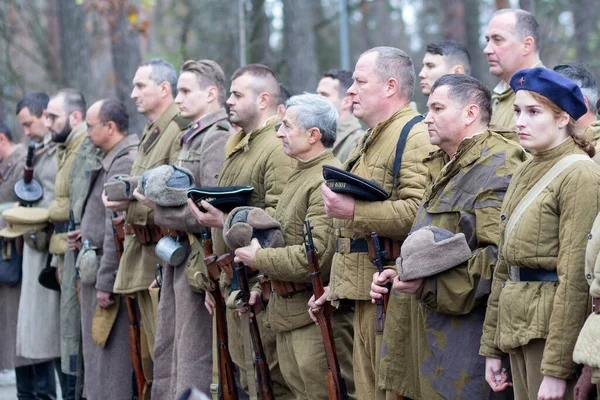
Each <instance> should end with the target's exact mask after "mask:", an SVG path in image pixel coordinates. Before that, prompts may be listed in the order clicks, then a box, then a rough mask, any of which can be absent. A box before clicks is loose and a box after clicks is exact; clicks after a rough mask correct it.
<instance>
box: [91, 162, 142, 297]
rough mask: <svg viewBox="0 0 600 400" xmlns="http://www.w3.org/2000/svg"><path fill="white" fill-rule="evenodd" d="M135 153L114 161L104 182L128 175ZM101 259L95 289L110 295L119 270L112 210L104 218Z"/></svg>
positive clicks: (108, 210) (107, 210)
mask: <svg viewBox="0 0 600 400" xmlns="http://www.w3.org/2000/svg"><path fill="white" fill-rule="evenodd" d="M134 158H135V152H132V153H131V154H128V155H127V156H123V157H120V158H118V159H116V160H115V161H114V162H113V164H112V165H111V168H110V170H109V171H108V172H107V174H106V178H107V179H106V180H107V181H108V179H110V178H111V177H113V176H116V175H123V174H129V172H130V171H131V166H132V165H133V159H134ZM102 251H103V254H102V258H101V259H100V267H99V268H98V272H97V274H96V289H98V290H102V291H103V292H107V293H112V291H113V287H114V284H115V277H116V276H117V269H118V268H119V259H118V256H117V248H116V247H115V237H114V234H113V224H112V210H110V209H108V208H107V209H106V212H105V218H104V241H103V243H102Z"/></svg>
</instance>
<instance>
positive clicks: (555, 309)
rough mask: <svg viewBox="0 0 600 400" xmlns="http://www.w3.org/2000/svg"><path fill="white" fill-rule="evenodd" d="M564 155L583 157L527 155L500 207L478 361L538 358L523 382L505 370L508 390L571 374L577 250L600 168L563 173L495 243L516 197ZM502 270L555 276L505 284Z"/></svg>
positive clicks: (579, 269)
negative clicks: (533, 352)
mask: <svg viewBox="0 0 600 400" xmlns="http://www.w3.org/2000/svg"><path fill="white" fill-rule="evenodd" d="M570 154H584V152H583V151H582V150H581V149H580V148H579V147H578V146H577V145H576V144H575V143H574V142H573V140H572V139H571V138H567V139H566V140H565V142H563V143H562V144H560V145H558V146H557V147H555V148H553V149H550V150H547V151H544V152H541V153H537V154H534V157H533V159H532V160H530V161H528V162H526V163H524V164H523V165H522V166H521V167H520V168H519V170H518V171H517V172H516V173H515V175H514V177H513V180H512V182H511V184H510V187H509V189H508V192H507V194H506V197H505V200H504V203H503V206H502V216H501V223H500V235H501V236H500V237H501V238H502V240H501V241H500V245H499V252H498V263H497V266H496V269H495V271H494V279H493V282H492V293H491V296H490V298H489V301H488V308H487V313H486V318H485V324H484V328H483V336H482V339H481V347H480V354H481V355H484V356H489V357H495V358H500V357H501V356H502V354H503V352H508V353H510V356H511V363H513V354H516V353H518V352H521V353H522V352H524V351H526V350H527V349H528V348H529V346H530V345H531V346H532V347H535V346H538V344H541V346H542V348H543V350H542V351H541V352H540V354H539V359H538V360H534V362H535V363H536V365H535V367H533V369H534V371H531V370H528V371H527V375H528V376H527V378H525V377H524V376H515V371H514V370H513V379H514V381H515V382H517V381H523V380H528V379H529V376H530V375H533V376H535V375H536V373H537V374H539V376H538V379H537V380H538V381H541V376H542V375H549V376H553V377H556V378H560V379H566V380H568V379H570V378H571V377H572V376H573V374H574V372H575V364H574V362H573V360H572V355H573V348H574V345H575V341H576V339H577V335H578V333H579V331H580V329H581V327H582V325H583V323H584V321H585V318H586V316H587V304H588V297H587V283H586V280H585V277H584V265H585V247H586V244H587V238H588V233H589V231H590V229H591V227H592V222H593V220H594V217H595V216H596V214H597V213H598V211H599V210H600V167H598V166H597V165H596V164H594V163H591V162H582V161H579V162H576V163H574V164H573V165H571V166H570V167H569V168H567V169H566V170H565V171H564V172H563V173H562V174H561V175H559V176H558V177H557V178H556V179H554V180H553V181H552V183H550V184H549V185H548V186H547V187H546V188H545V189H544V190H543V192H542V193H541V194H540V195H539V196H537V198H536V199H535V201H534V202H533V204H532V205H531V206H530V207H529V208H528V210H527V212H526V213H524V214H523V215H522V217H521V220H520V221H519V223H518V224H517V225H516V226H515V228H514V230H513V231H512V234H511V236H510V238H509V239H508V241H507V242H505V241H504V238H503V236H502V235H504V229H505V227H506V223H507V221H508V219H509V218H510V216H511V214H512V213H513V211H514V209H515V208H516V206H517V204H518V203H519V201H520V200H521V199H522V198H523V196H525V194H526V193H527V192H528V191H529V190H530V189H531V187H532V186H533V185H534V184H535V183H536V182H538V181H539V179H540V178H541V177H542V176H543V175H544V174H545V173H546V172H547V171H548V170H549V169H550V168H551V167H552V166H553V165H555V164H556V163H557V161H559V160H560V159H562V158H563V157H565V156H567V155H570ZM509 265H513V266H518V267H527V268H531V269H534V270H535V269H541V270H548V271H556V273H557V275H558V282H551V281H540V282H515V281H512V280H508V269H509V268H508V267H509ZM527 367H529V369H531V368H532V367H531V366H529V365H527ZM537 368H539V369H537ZM514 389H515V393H517V392H519V391H523V390H525V389H526V388H522V387H518V385H517V384H515V387H514ZM529 389H530V390H529V391H530V394H531V392H532V390H531V388H529ZM533 389H534V390H535V391H537V388H533Z"/></svg>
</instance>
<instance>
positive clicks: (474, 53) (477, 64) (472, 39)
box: [463, 0, 493, 86]
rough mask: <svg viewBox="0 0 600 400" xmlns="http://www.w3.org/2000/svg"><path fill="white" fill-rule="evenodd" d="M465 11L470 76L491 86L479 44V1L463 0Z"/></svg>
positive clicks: (486, 65) (486, 64)
mask: <svg viewBox="0 0 600 400" xmlns="http://www.w3.org/2000/svg"><path fill="white" fill-rule="evenodd" d="M463 5H464V9H465V28H466V29H465V30H466V39H467V40H466V47H467V51H468V52H469V55H470V56H471V75H472V76H474V77H475V78H477V79H479V80H480V81H481V82H483V83H485V84H487V85H488V86H491V85H492V84H493V80H492V79H491V75H490V74H489V67H488V63H487V61H486V58H485V56H484V54H483V48H482V47H481V45H480V44H479V39H480V37H481V26H480V25H479V16H480V10H479V7H480V1H479V0H463Z"/></svg>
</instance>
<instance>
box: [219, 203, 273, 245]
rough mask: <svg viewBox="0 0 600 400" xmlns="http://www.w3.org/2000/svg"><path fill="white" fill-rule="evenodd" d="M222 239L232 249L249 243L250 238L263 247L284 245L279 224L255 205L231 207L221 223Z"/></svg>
mask: <svg viewBox="0 0 600 400" xmlns="http://www.w3.org/2000/svg"><path fill="white" fill-rule="evenodd" d="M223 239H224V240H225V243H226V244H227V246H228V247H229V248H230V249H232V250H236V249H238V248H240V247H245V246H248V245H250V242H251V241H252V239H258V242H259V243H260V245H261V247H263V248H267V247H272V248H275V247H283V246H285V241H284V239H283V233H282V232H281V224H280V223H279V222H277V220H275V219H274V218H273V217H271V216H270V215H269V214H268V213H267V212H266V211H265V210H263V209H262V208H257V207H238V208H235V209H233V210H232V211H231V212H230V213H229V215H228V216H227V219H226V220H225V223H224V224H223Z"/></svg>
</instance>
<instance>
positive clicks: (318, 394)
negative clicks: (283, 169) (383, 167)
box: [255, 150, 354, 399]
mask: <svg viewBox="0 0 600 400" xmlns="http://www.w3.org/2000/svg"><path fill="white" fill-rule="evenodd" d="M325 164H328V165H333V166H336V167H339V166H341V164H340V163H339V161H338V160H337V159H336V158H335V157H334V155H333V153H332V152H331V150H326V151H324V152H323V153H321V154H319V155H318V156H316V157H313V158H312V159H310V160H308V161H306V162H298V164H297V165H296V167H295V168H294V170H293V171H292V174H291V175H290V177H289V179H288V183H287V185H286V187H285V189H284V190H283V193H282V194H281V197H280V198H279V202H278V203H277V208H276V209H275V215H274V217H275V219H276V220H277V221H278V222H279V223H280V224H281V226H282V231H283V236H284V239H285V244H286V246H285V247H283V248H268V249H259V250H258V251H257V252H256V257H255V267H256V268H257V269H258V270H259V271H260V272H262V273H264V274H265V275H267V276H268V277H269V278H270V279H271V283H272V288H273V290H272V293H271V295H270V298H269V305H268V306H267V310H266V316H265V324H267V325H268V326H269V327H270V328H271V329H272V330H273V331H275V332H276V340H277V355H278V357H279V364H280V367H281V372H282V374H283V377H284V378H285V381H286V382H287V383H288V385H289V387H290V389H291V390H292V392H293V393H294V395H295V396H296V399H325V398H327V396H328V390H327V379H326V378H325V377H326V375H327V360H326V358H325V347H324V345H323V339H322V336H321V330H320V329H319V327H318V326H317V325H315V324H314V323H313V322H312V320H311V319H310V317H309V315H308V312H307V311H306V303H307V302H308V300H309V299H310V297H311V296H312V294H313V291H312V287H311V285H310V277H309V269H308V268H309V266H308V261H307V259H306V253H305V251H304V244H303V242H304V241H303V227H304V221H305V220H309V221H310V223H311V226H312V227H313V231H312V236H313V241H314V244H315V250H316V252H317V254H318V255H319V266H320V270H321V277H322V279H323V281H324V283H325V284H327V281H328V280H329V272H330V268H331V259H332V257H333V253H334V251H335V250H334V247H333V240H334V235H333V220H332V219H331V218H329V217H328V216H327V213H326V212H325V206H324V204H323V196H322V194H321V184H322V183H323V172H322V171H323V165H325ZM283 282H288V283H290V285H288V287H294V290H293V292H281V289H280V288H281V287H282V286H284V285H283ZM334 320H335V321H334V323H333V326H334V333H335V332H339V333H340V335H336V343H335V344H336V350H337V353H338V355H339V356H340V359H341V360H342V361H345V363H343V364H341V365H340V367H341V370H342V373H343V376H344V378H345V379H346V384H347V386H348V388H349V393H351V394H352V395H353V394H354V393H353V388H354V380H353V377H352V359H351V357H349V355H350V354H351V353H352V341H351V340H347V341H343V340H339V339H338V338H343V337H348V338H351V337H352V310H351V308H350V307H340V308H339V309H338V310H336V312H335V313H334Z"/></svg>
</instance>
